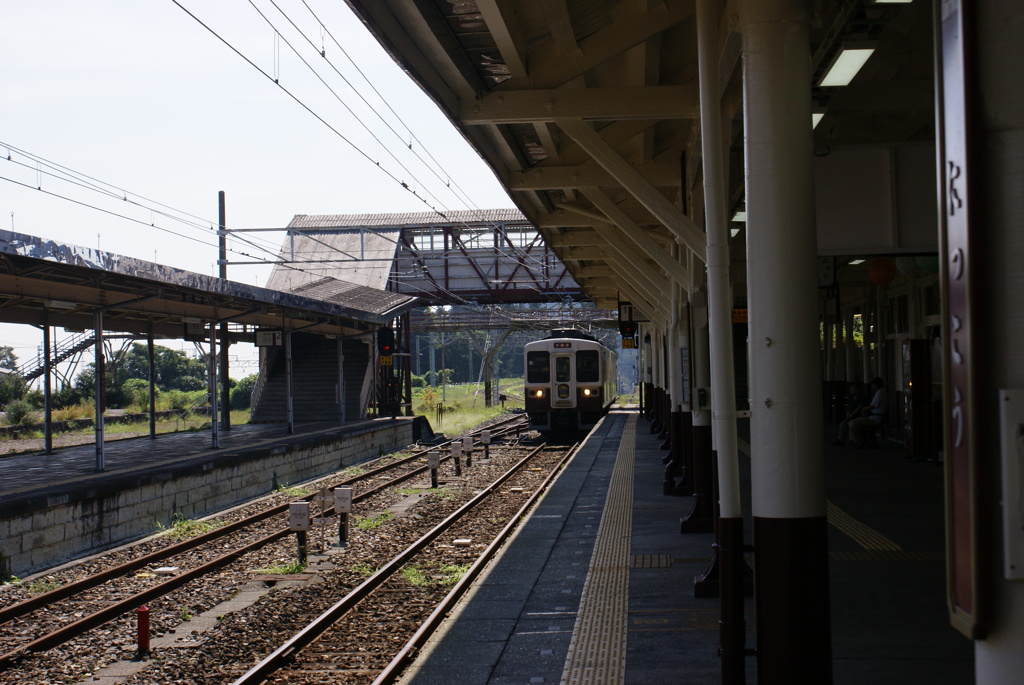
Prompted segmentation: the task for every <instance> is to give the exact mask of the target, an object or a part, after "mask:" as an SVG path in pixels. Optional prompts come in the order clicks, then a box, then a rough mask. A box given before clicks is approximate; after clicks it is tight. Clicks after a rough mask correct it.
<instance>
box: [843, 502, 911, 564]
mask: <svg viewBox="0 0 1024 685" xmlns="http://www.w3.org/2000/svg"><path fill="white" fill-rule="evenodd" d="M825 514H826V515H827V516H828V522H829V523H831V524H832V525H833V526H835V527H836V528H838V529H839V530H841V531H843V532H844V533H846V534H847V535H849V536H850V537H851V538H853V540H854V541H855V542H856V543H857V544H858V545H860V546H861V547H863V548H864V549H866V550H869V551H872V552H901V551H903V548H902V547H900V546H899V545H897V544H896V543H895V542H893V541H892V540H890V539H889V538H887V537H885V536H884V535H882V534H881V533H879V532H878V531H877V530H875V529H874V528H871V527H870V526H866V525H864V524H863V523H861V522H860V521H858V520H857V519H855V518H853V517H852V516H850V515H849V514H847V513H846V512H845V511H843V510H842V509H840V508H839V507H837V506H836V505H834V504H832V503H831V502H826V503H825Z"/></svg>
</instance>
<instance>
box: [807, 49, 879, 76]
mask: <svg viewBox="0 0 1024 685" xmlns="http://www.w3.org/2000/svg"><path fill="white" fill-rule="evenodd" d="M874 52H875V46H874V45H872V44H864V43H860V44H851V45H850V46H843V47H842V48H840V49H839V52H837V53H836V56H835V57H834V58H833V59H832V63H831V64H830V65H829V67H828V69H827V70H826V71H825V75H824V76H822V77H821V81H819V82H818V85H819V86H825V87H829V86H848V85H850V81H852V80H853V77H854V76H856V75H857V72H858V71H860V68H861V67H863V66H864V63H865V62H867V61H868V58H869V57H871V55H872V54H873V53H874Z"/></svg>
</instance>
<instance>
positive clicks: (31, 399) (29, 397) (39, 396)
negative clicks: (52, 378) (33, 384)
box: [21, 390, 46, 409]
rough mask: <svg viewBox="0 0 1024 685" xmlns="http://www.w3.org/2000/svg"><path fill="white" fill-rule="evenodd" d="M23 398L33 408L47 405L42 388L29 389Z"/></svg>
mask: <svg viewBox="0 0 1024 685" xmlns="http://www.w3.org/2000/svg"><path fill="white" fill-rule="evenodd" d="M21 399H23V400H24V401H25V402H28V405H29V406H30V407H32V408H33V409H42V408H43V407H45V406H46V397H45V396H44V395H43V391H42V390H29V391H28V392H26V393H25V396H24V397H22V398H21Z"/></svg>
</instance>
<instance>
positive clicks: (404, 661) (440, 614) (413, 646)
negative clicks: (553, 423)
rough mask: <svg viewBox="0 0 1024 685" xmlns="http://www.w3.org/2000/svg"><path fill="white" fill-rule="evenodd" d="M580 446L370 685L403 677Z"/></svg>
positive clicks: (558, 466) (530, 498)
mask: <svg viewBox="0 0 1024 685" xmlns="http://www.w3.org/2000/svg"><path fill="white" fill-rule="evenodd" d="M579 446H580V443H576V444H575V445H573V446H572V447H571V448H570V449H569V451H568V452H567V453H566V455H565V456H564V457H563V458H562V460H561V461H559V462H558V464H557V465H556V466H555V468H554V469H552V470H551V473H549V474H548V476H547V478H545V479H544V482H543V483H541V485H540V487H538V488H537V489H536V490H535V491H534V492H533V494H532V495H530V497H529V499H527V500H526V502H524V503H523V506H522V507H520V508H519V511H517V512H516V514H515V516H513V517H512V518H511V520H510V521H509V522H508V523H507V524H505V527H504V528H502V529H501V531H500V532H499V533H498V535H497V536H496V537H495V538H494V540H492V541H491V543H490V544H489V545H487V548H486V549H485V550H484V551H483V552H482V553H481V554H480V556H479V557H478V558H477V560H476V561H475V562H473V565H472V566H470V567H469V569H468V570H467V571H466V572H465V573H464V574H463V575H462V578H460V579H459V581H458V582H457V583H456V584H455V585H454V586H453V587H452V589H451V590H450V591H449V592H448V594H447V595H445V597H444V599H442V600H441V603H440V604H438V605H437V607H436V608H435V609H434V611H433V612H432V613H431V614H430V616H428V617H427V619H426V620H425V621H424V622H423V623H422V624H420V627H419V629H418V630H417V631H416V632H415V633H414V634H413V636H412V637H411V638H409V641H408V642H406V644H405V646H404V647H402V649H401V650H400V651H399V652H398V654H396V655H395V657H394V658H393V659H392V660H391V662H390V663H389V664H388V665H387V666H385V667H384V670H383V671H381V672H380V674H378V676H377V678H376V679H375V680H374V681H373V684H372V685H390V683H393V682H395V681H396V680H397V679H398V677H399V676H400V675H401V674H402V671H404V670H405V668H406V667H407V666H408V665H409V664H410V663H411V662H412V661H413V660H414V659H415V658H416V655H417V654H418V653H419V650H420V649H421V648H422V647H423V645H424V644H426V642H427V640H429V639H430V636H431V635H433V634H434V632H435V631H436V630H437V628H438V627H439V626H440V625H441V623H442V621H444V619H445V618H447V616H448V614H449V613H450V612H451V611H452V609H454V608H455V604H456V603H457V602H458V601H459V600H460V599H462V596H463V595H464V594H466V592H467V591H468V590H469V587H470V585H471V584H472V583H473V581H474V580H476V578H477V576H478V575H480V572H481V571H483V568H484V566H485V565H487V562H489V561H490V560H491V558H492V557H494V555H495V554H496V553H497V552H498V550H499V549H500V548H501V546H502V545H504V544H505V541H506V540H507V539H508V538H509V536H511V535H512V532H513V531H514V530H515V529H516V528H518V527H519V525H520V523H521V520H522V518H523V516H525V515H526V513H527V512H528V511H529V510H530V509H531V508H532V507H533V505H534V504H535V503H536V501H537V500H538V499H540V497H541V495H543V494H544V493H545V492H546V491H547V489H548V486H549V485H550V484H551V481H552V480H554V479H555V477H556V476H558V474H559V473H560V472H561V470H562V469H563V468H564V467H565V465H566V463H567V462H568V461H569V460H570V459H572V457H573V456H574V455H575V454H576V450H578V449H579Z"/></svg>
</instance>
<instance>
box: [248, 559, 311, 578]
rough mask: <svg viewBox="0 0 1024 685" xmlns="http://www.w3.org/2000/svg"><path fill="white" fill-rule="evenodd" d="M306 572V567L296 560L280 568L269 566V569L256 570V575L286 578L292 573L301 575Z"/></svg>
mask: <svg viewBox="0 0 1024 685" xmlns="http://www.w3.org/2000/svg"><path fill="white" fill-rule="evenodd" d="M305 570H306V565H305V564H303V563H302V562H300V561H298V560H296V561H292V562H289V563H287V564H282V565H280V566H271V567H270V568H258V569H256V573H262V574H265V575H268V576H288V575H291V574H293V573H302V572H303V571H305Z"/></svg>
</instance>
